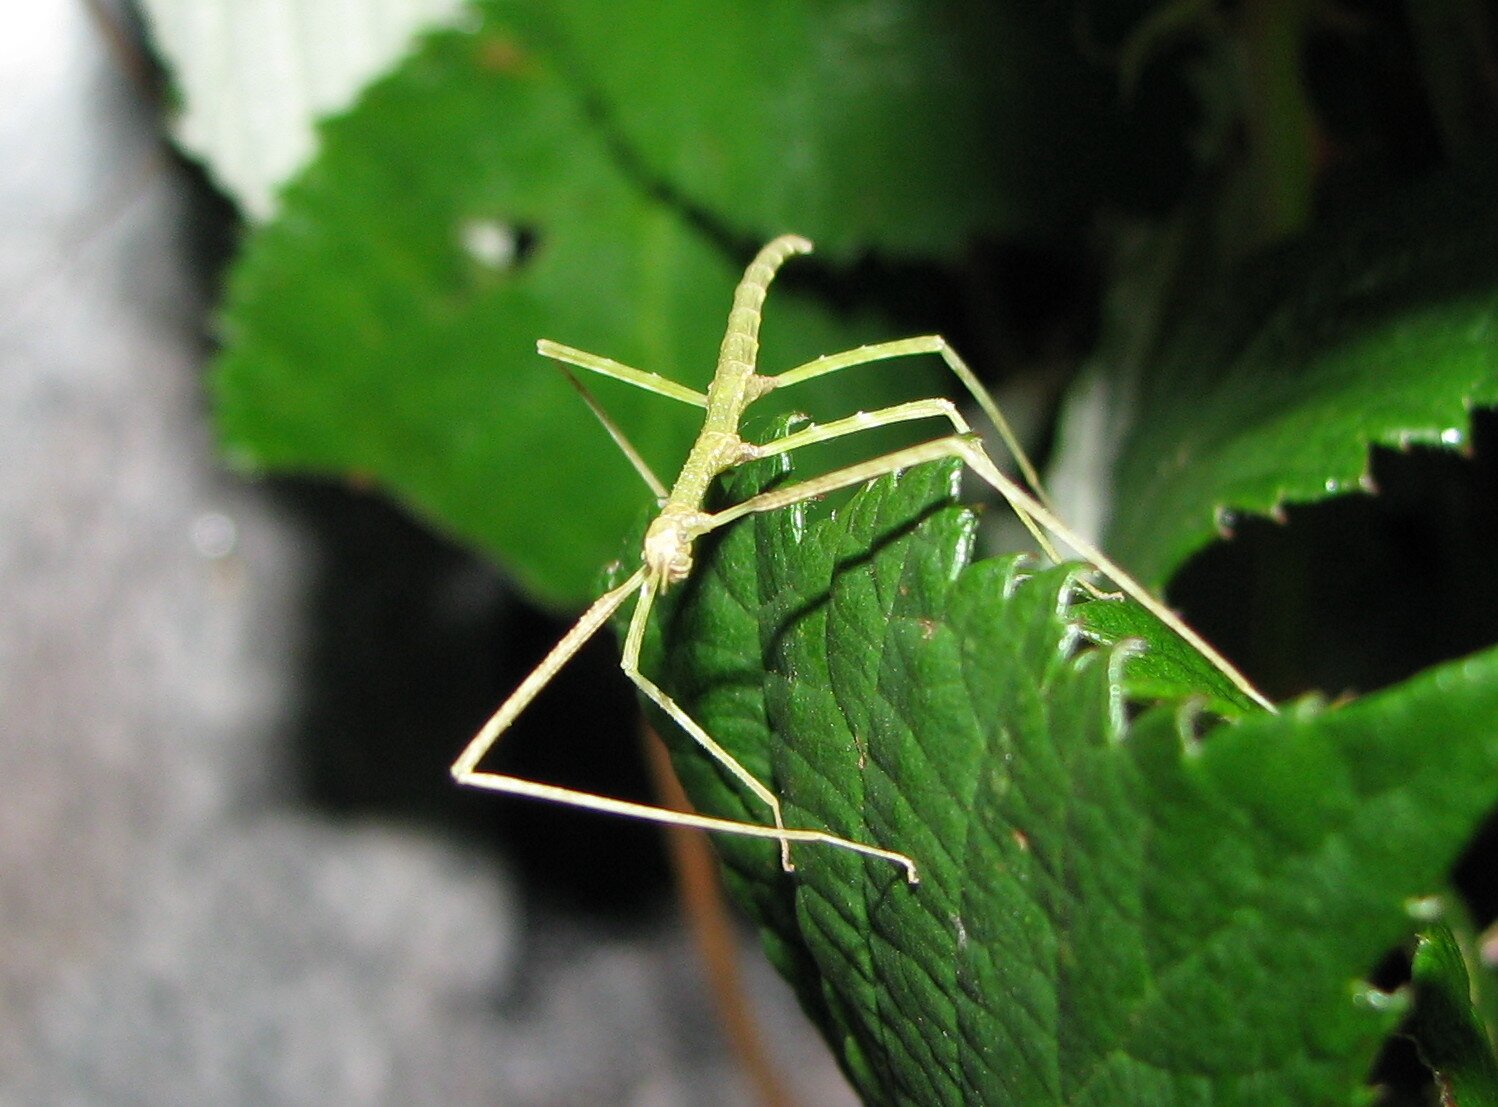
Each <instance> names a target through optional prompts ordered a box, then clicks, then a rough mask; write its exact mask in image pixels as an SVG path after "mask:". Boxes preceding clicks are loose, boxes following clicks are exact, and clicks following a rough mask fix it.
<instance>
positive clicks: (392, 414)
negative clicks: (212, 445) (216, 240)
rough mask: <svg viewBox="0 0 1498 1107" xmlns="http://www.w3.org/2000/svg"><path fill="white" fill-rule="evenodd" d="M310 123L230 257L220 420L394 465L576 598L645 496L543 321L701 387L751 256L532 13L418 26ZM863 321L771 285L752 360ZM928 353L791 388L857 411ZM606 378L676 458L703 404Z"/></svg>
mask: <svg viewBox="0 0 1498 1107" xmlns="http://www.w3.org/2000/svg"><path fill="white" fill-rule="evenodd" d="M322 141H323V147H322V153H321V154H320V156H319V158H318V159H317V161H316V162H315V163H314V165H313V166H312V167H311V169H310V170H309V171H308V172H307V174H306V175H305V176H304V177H302V178H301V179H300V180H299V181H298V182H297V183H296V184H295V185H294V186H293V187H292V188H291V189H290V190H289V191H288V192H287V194H286V196H285V200H284V207H283V210H282V214H281V216H280V217H279V218H278V219H277V220H275V221H274V222H273V223H271V224H269V225H268V226H266V227H265V228H264V229H263V230H262V231H261V232H260V233H258V234H256V235H255V236H254V237H253V238H252V239H251V240H250V241H249V243H248V245H247V247H246V249H245V252H244V254H243V256H242V258H241V259H240V261H239V263H238V264H237V266H236V267H235V269H234V272H233V273H232V275H231V278H230V285H229V295H228V302H227V306H226V307H225V309H224V321H223V333H224V338H225V343H226V346H225V350H224V352H223V354H222V355H221V357H220V358H219V360H218V364H217V366H216V368H215V374H214V388H215V398H216V401H217V414H218V420H219V426H220V431H221V434H222V437H223V439H224V441H225V443H226V444H227V446H228V447H229V449H230V451H231V453H232V455H233V456H234V457H235V458H236V459H237V460H238V461H239V462H240V464H241V465H243V466H244V467H247V468H252V469H256V470H296V471H313V472H319V473H326V474H333V475H340V476H345V477H348V478H350V479H353V480H356V481H359V482H361V483H368V484H374V485H377V486H379V487H381V488H384V489H386V490H388V491H389V492H390V493H391V494H393V495H394V496H395V497H397V498H398V499H400V500H401V501H402V502H403V503H404V504H406V505H407V506H409V507H411V508H412V509H413V510H415V511H416V512H417V513H418V514H420V515H422V516H424V517H425V518H426V519H428V520H430V521H432V522H433V523H435V524H436V525H437V526H439V527H440V528H441V529H443V530H446V531H447V532H448V533H450V534H453V535H456V536H457V537H459V538H461V539H463V540H465V541H467V542H470V543H472V544H473V545H475V546H476V547H478V548H479V549H481V550H483V551H484V552H485V553H486V554H488V555H490V556H491V557H493V558H494V559H495V560H497V561H498V562H499V563H500V564H502V565H504V566H505V567H506V568H508V569H509V570H510V571H511V572H512V573H513V574H514V575H516V576H517V577H518V578H519V579H520V581H521V582H522V583H523V584H524V585H526V586H527V587H528V588H529V589H531V590H532V591H533V592H534V593H536V594H537V595H539V596H540V597H542V598H544V599H546V600H549V601H552V602H554V603H558V604H576V603H580V602H582V601H583V600H584V599H586V598H587V594H588V592H587V590H588V587H589V584H590V583H591V581H592V579H593V576H594V575H595V574H596V572H597V569H598V566H599V565H601V564H602V563H603V562H604V561H605V560H606V559H607V558H608V557H609V556H611V555H612V554H613V553H614V552H615V551H616V549H617V546H618V541H619V536H620V535H621V534H623V533H625V532H626V531H627V530H628V528H629V526H630V525H631V523H632V522H633V520H634V518H635V516H636V514H637V513H638V511H639V510H640V508H641V506H642V505H644V504H646V503H648V502H649V499H650V496H649V493H648V491H647V490H646V489H645V487H644V486H643V484H642V483H641V482H640V480H639V478H638V476H637V475H636V474H635V473H634V472H633V471H632V470H631V469H630V467H629V466H628V464H627V463H626V462H625V460H624V459H623V458H622V457H621V456H620V455H619V453H618V451H617V450H616V449H615V447H614V446H613V444H612V443H611V442H610V441H609V440H608V438H607V436H606V435H605V434H604V433H603V431H602V429H601V428H599V427H598V426H597V425H596V424H595V423H594V422H593V420H592V417H591V416H590V415H589V414H588V412H587V410H586V408H584V406H583V405H582V404H581V403H580V402H579V400H578V398H577V396H575V395H573V394H572V392H571V390H570V389H569V388H568V387H567V385H566V383H565V382H564V381H563V380H562V378H561V377H560V375H559V374H558V373H557V372H556V370H555V368H554V367H553V366H552V365H551V364H550V363H548V362H545V361H543V360H542V359H541V358H539V357H538V356H537V354H536V352H535V343H536V340H537V339H538V338H541V337H548V338H553V339H556V340H558V341H561V342H565V343H567V344H569V345H573V346H578V347H582V348H584V349H588V350H591V351H594V352H596V353H600V354H604V355H607V356H609V357H613V358H616V359H617V360H619V361H623V362H625V363H627V364H632V365H635V366H638V367H641V368H646V369H650V370H653V371H655V372H658V373H661V374H664V375H666V376H670V377H672V378H673V379H676V380H679V381H682V382H683V383H686V384H688V385H692V386H695V387H699V388H700V387H703V386H705V384H706V381H707V379H708V377H709V376H710V374H711V371H712V367H713V365H714V363H715V361H716V352H717V345H718V342H719V340H720V338H721V334H722V326H723V320H724V318H725V316H726V311H727V306H728V304H729V298H730V295H731V292H732V288H733V285H734V282H735V281H736V280H737V279H738V275H739V273H740V271H741V266H742V264H743V262H744V260H746V259H744V258H738V257H735V256H733V255H732V254H731V253H729V252H727V251H725V250H723V249H722V248H720V247H719V246H718V245H716V244H714V243H713V242H712V241H710V240H709V239H708V238H707V237H706V235H705V234H704V233H703V232H702V231H700V230H699V229H698V228H697V227H696V226H695V224H693V223H692V222H691V221H690V220H689V219H687V218H686V217H685V216H683V215H682V214H681V213H680V212H679V211H678V210H676V209H674V208H673V207H671V206H669V205H668V204H666V203H665V202H664V201H662V200H660V199H658V198H657V197H656V196H655V195H654V194H653V193H651V192H650V191H648V190H646V189H644V188H642V187H641V186H640V185H639V183H638V182H637V181H636V180H635V179H633V178H632V177H631V176H630V174H629V173H628V172H627V171H626V169H625V168H624V167H623V166H621V164H620V162H619V160H618V158H617V157H616V154H615V151H614V150H613V149H612V148H611V146H610V144H609V141H608V139H607V137H606V136H605V135H604V134H603V133H602V132H601V131H600V130H599V128H598V126H597V125H596V123H595V121H594V120H593V119H592V118H591V117H590V114H589V112H588V111H587V110H586V109H585V107H584V106H583V103H582V100H581V95H580V94H579V93H578V91H577V90H576V89H575V88H574V87H572V86H571V85H570V84H569V83H568V82H567V81H566V80H564V79H563V77H562V76H560V75H559V73H558V70H557V68H556V66H555V64H554V62H553V60H552V55H551V52H550V50H549V48H548V47H547V45H546V41H545V37H544V35H543V34H541V33H540V32H538V31H535V30H533V29H532V28H531V27H530V26H529V25H528V24H525V23H521V22H514V23H512V22H508V21H505V20H501V19H499V18H497V17H496V16H494V15H493V14H492V13H491V14H490V15H489V17H488V18H487V19H486V20H485V21H484V23H483V25H482V27H481V28H480V29H478V30H475V31H473V32H471V33H469V32H448V33H443V34H439V35H436V36H434V37H432V38H431V39H430V40H428V41H427V43H426V44H425V46H424V47H423V48H422V49H421V51H420V52H419V53H418V54H417V55H416V56H414V57H413V58H412V59H411V60H410V61H409V62H408V63H407V64H406V65H404V66H403V67H402V68H401V69H400V70H399V71H398V72H397V73H396V74H394V75H393V76H391V77H390V78H388V79H386V80H384V81H382V82H380V83H379V84H377V85H375V86H374V87H373V88H371V89H370V90H369V92H368V93H367V95H366V96H365V97H364V98H363V100H362V101H361V103H360V104H359V106H358V107H357V109H356V110H354V111H353V112H351V113H349V114H348V115H347V116H345V117H343V118H341V119H338V120H335V121H333V122H331V123H329V124H328V125H326V126H325V127H324V129H323V134H322ZM527 242H533V248H531V249H530V250H529V252H527V250H526V249H525V247H526V244H527ZM507 244H508V245H509V246H512V247H517V246H518V247H519V252H518V254H517V256H515V257H514V258H513V259H507V258H506V257H505V256H504V247H505V246H506V245H507ZM876 335H877V336H878V337H894V335H891V334H890V333H889V331H888V329H887V328H883V327H881V328H874V327H872V326H870V325H869V324H868V323H867V322H865V321H861V320H859V319H857V318H847V317H845V316H837V315H834V314H833V313H832V312H831V311H829V310H828V309H826V308H825V307H822V306H820V305H818V304H817V303H815V302H813V301H812V300H810V299H809V298H808V297H806V296H804V295H797V294H796V293H795V291H794V288H782V289H781V290H779V291H777V295H776V299H775V305H774V312H773V315H772V317H771V318H769V319H768V320H766V323H765V327H764V331H763V334H762V343H763V346H762V355H761V363H762V364H763V365H765V366H766V368H767V369H773V368H785V367H789V366H791V365H794V364H797V363H799V362H801V361H804V360H809V359H811V358H813V357H816V356H818V355H820V354H823V353H827V352H830V351H834V350H837V349H842V348H845V347H848V346H852V345H856V344H858V343H859V342H860V341H863V340H865V339H869V338H872V337H875V336H876ZM932 372H933V371H932V370H930V369H929V368H928V367H927V366H923V365H921V364H919V363H909V362H907V363H904V364H902V366H901V367H900V370H899V371H889V370H886V371H881V370H880V369H878V368H871V369H870V370H868V371H867V372H861V373H856V374H851V375H848V374H845V375H842V376H839V377H835V378H828V379H827V380H825V381H821V382H813V383H812V384H810V385H808V386H807V387H806V388H805V389H804V390H803V389H797V390H795V393H794V396H793V397H791V400H790V402H793V403H795V404H796V405H798V406H800V407H803V408H805V409H806V410H808V411H811V412H813V413H821V414H824V415H827V414H833V413H836V414H846V413H847V412H849V411H851V410H854V409H856V408H858V407H873V406H877V405H878V404H882V403H891V402H894V401H896V400H898V399H906V398H909V397H910V396H911V395H912V394H914V395H921V394H929V392H931V391H933V390H934V389H933V388H932V386H931V384H930V382H931V377H932ZM854 377H856V379H852V378H854ZM591 383H592V382H591V381H590V384H591ZM595 390H596V392H597V393H598V395H599V396H600V398H601V399H602V401H603V402H604V404H605V405H606V406H607V407H608V408H609V410H610V411H611V412H612V414H613V416H614V418H615V419H616V421H617V422H618V423H619V424H621V425H622V426H623V428H624V429H625V431H626V433H628V434H629V435H630V437H631V438H632V439H633V440H634V441H635V443H636V445H637V446H638V447H639V448H640V450H641V451H642V452H643V453H644V455H645V456H646V457H647V458H648V459H649V460H650V461H651V463H652V464H653V465H654V466H655V467H656V468H657V470H658V472H660V473H661V474H662V475H663V476H664V477H665V478H667V479H669V478H670V477H671V476H672V475H673V473H674V471H675V467H676V466H677V465H679V464H680V460H681V458H682V456H683V455H684V453H685V450H686V447H687V446H688V445H689V443H690V441H691V438H692V435H693V433H694V432H695V429H696V427H697V426H698V425H699V424H700V420H701V413H700V412H699V411H697V410H696V409H694V408H691V407H688V406H686V405H683V404H679V403H675V402H672V401H670V400H665V399H662V398H660V397H657V396H652V395H648V394H645V393H642V392H639V391H638V390H635V389H632V388H627V387H624V386H620V385H615V384H614V383H613V382H609V381H602V382H600V383H598V384H597V385H595Z"/></svg>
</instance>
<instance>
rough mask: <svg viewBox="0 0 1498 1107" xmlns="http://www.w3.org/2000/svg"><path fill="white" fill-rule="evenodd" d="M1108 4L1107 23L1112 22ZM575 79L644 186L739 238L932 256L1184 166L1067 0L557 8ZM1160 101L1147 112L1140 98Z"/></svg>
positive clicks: (1136, 187)
mask: <svg viewBox="0 0 1498 1107" xmlns="http://www.w3.org/2000/svg"><path fill="white" fill-rule="evenodd" d="M1144 7H1147V5H1124V6H1122V8H1121V10H1120V11H1117V12H1110V13H1108V17H1107V19H1106V20H1105V22H1106V23H1107V24H1108V26H1109V27H1110V28H1126V27H1128V26H1130V23H1131V19H1130V14H1129V13H1130V11H1131V10H1135V9H1142V8H1144ZM555 14H556V19H557V21H558V23H559V24H560V25H561V26H562V28H563V37H564V38H565V40H566V42H567V43H568V47H569V55H570V57H572V58H573V59H574V64H575V66H576V71H577V73H578V74H579V77H580V80H582V81H583V82H584V83H585V84H587V85H588V86H589V87H590V88H591V89H592V90H593V91H594V92H595V94H596V96H597V102H598V104H599V108H600V111H601V113H602V115H603V116H604V119H605V121H606V122H607V124H608V125H609V126H610V127H611V128H613V129H615V130H616V131H617V133H618V134H619V135H620V136H621V139H622V141H623V143H624V145H625V146H626V147H627V149H629V150H630V152H631V153H632V154H633V155H635V156H637V157H638V158H639V160H640V163H641V165H642V166H643V168H644V170H645V171H646V172H647V174H648V175H649V176H650V177H651V179H653V180H657V181H660V182H662V183H664V184H665V185H666V186H667V187H668V188H669V189H670V190H671V191H672V192H673V193H678V194H680V195H682V196H684V197H685V198H687V199H688V200H690V201H691V202H693V203H695V204H696V205H699V206H700V207H702V208H704V209H705V210H707V211H709V212H711V213H712V215H713V217H714V218H715V219H716V220H718V221H719V222H721V223H722V224H723V225H725V226H728V227H732V228H735V229H737V230H738V231H739V232H740V233H741V234H743V235H745V236H746V237H749V238H763V237H768V236H769V235H771V234H774V233H778V232H780V231H783V230H785V229H787V228H795V229H797V230H799V231H801V232H803V233H805V234H808V235H811V236H812V237H814V238H816V239H817V240H818V242H819V243H821V244H822V245H823V247H824V248H827V249H829V250H837V251H846V250H849V249H857V248H863V247H867V246H869V245H873V244H877V245H878V247H879V248H881V249H883V250H890V251H897V252H901V253H907V254H916V255H924V256H932V255H949V254H951V253H953V252H954V251H956V250H958V249H960V248H961V247H962V246H963V245H964V244H965V243H966V242H967V241H968V240H969V239H970V238H971V237H972V236H973V235H974V234H975V233H977V232H985V231H986V232H990V233H994V232H997V233H1000V234H1006V235H1014V234H1025V233H1033V232H1035V231H1037V230H1043V229H1050V228H1052V227H1054V226H1055V225H1056V224H1057V223H1059V222H1064V221H1066V220H1069V219H1070V220H1075V219H1076V217H1077V216H1078V214H1079V213H1080V212H1081V211H1082V210H1083V209H1084V208H1085V205H1086V204H1087V203H1088V202H1093V201H1096V200H1097V198H1098V197H1099V195H1100V194H1106V195H1108V196H1109V197H1111V198H1112V199H1114V200H1118V199H1126V200H1129V201H1134V202H1137V201H1138V199H1139V196H1140V194H1141V193H1144V194H1147V193H1149V192H1150V191H1152V190H1153V191H1156V192H1158V191H1159V190H1160V189H1161V187H1162V185H1163V187H1167V188H1168V187H1171V186H1172V185H1173V184H1174V180H1173V178H1174V177H1175V176H1176V175H1179V174H1181V173H1182V172H1183V170H1184V167H1185V153H1184V144H1183V143H1181V142H1180V140H1179V131H1178V130H1177V129H1176V128H1175V127H1174V126H1173V125H1172V124H1173V123H1174V122H1175V120H1174V119H1173V116H1172V114H1171V113H1170V112H1168V111H1166V112H1161V111H1157V112H1156V113H1154V114H1151V113H1149V112H1147V111H1139V110H1131V109H1138V108H1140V106H1141V105H1140V103H1139V102H1138V101H1134V102H1131V103H1126V102H1125V98H1124V97H1123V96H1122V95H1121V94H1120V92H1119V90H1118V87H1117V80H1116V77H1115V74H1114V73H1113V71H1112V70H1111V69H1110V68H1109V67H1108V66H1107V65H1105V64H1099V62H1098V59H1097V58H1096V57H1088V56H1086V49H1085V47H1084V44H1083V42H1082V41H1081V35H1079V22H1081V21H1089V25H1088V27H1087V31H1086V32H1085V34H1088V35H1093V34H1096V33H1097V32H1098V30H1099V27H1098V25H1097V24H1096V23H1095V22H1090V21H1091V20H1092V18H1093V13H1089V14H1088V15H1085V16H1084V15H1081V14H1079V13H1078V12H1076V11H1074V10H1072V8H1071V6H1069V5H1060V6H1050V7H1040V8H1035V9H1033V10H1032V9H1031V7H1030V6H1028V5H962V4H946V3H932V2H930V0H894V2H891V3H883V4H879V5H870V4H867V3H864V2H863V0H832V2H829V3H815V4H806V3H783V4H771V5H765V4H759V3H752V2H745V0H689V2H684V0H676V2H674V3H665V4H663V3H661V2H660V0H625V2H621V0H606V2H604V0H594V2H591V3H575V2H574V3H569V4H562V5H558V6H557V7H556V13H555ZM1151 106H1153V107H1155V108H1156V109H1159V108H1161V107H1162V106H1163V104H1162V103H1161V102H1154V103H1152V105H1151Z"/></svg>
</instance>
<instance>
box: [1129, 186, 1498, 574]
mask: <svg viewBox="0 0 1498 1107" xmlns="http://www.w3.org/2000/svg"><path fill="white" fill-rule="evenodd" d="M1494 195H1495V189H1494V185H1493V180H1492V178H1491V176H1490V175H1482V174H1463V175H1460V176H1455V175H1451V176H1447V177H1445V178H1442V179H1440V180H1437V181H1434V182H1433V183H1430V184H1428V185H1426V186H1425V187H1423V188H1421V189H1418V190H1415V191H1414V192H1413V193H1411V194H1408V195H1404V194H1402V195H1400V196H1398V197H1397V199H1393V200H1390V201H1388V202H1386V203H1382V204H1379V205H1371V206H1370V205H1363V206H1361V207H1358V206H1356V205H1353V204H1349V205H1348V208H1349V210H1352V211H1353V212H1354V213H1355V214H1352V215H1349V216H1347V217H1346V218H1343V219H1341V220H1338V221H1337V222H1336V224H1335V225H1329V226H1327V227H1325V228H1322V229H1318V230H1317V231H1315V232H1313V233H1311V234H1310V235H1308V236H1306V237H1305V239H1303V240H1302V241H1300V242H1298V243H1296V244H1294V245H1292V246H1289V247H1286V248H1285V249H1284V250H1282V251H1280V252H1279V253H1277V254H1275V255H1274V256H1273V257H1269V258H1265V259H1260V260H1258V261H1257V262H1255V263H1253V264H1251V265H1248V266H1246V267H1244V268H1242V269H1240V270H1239V271H1238V272H1236V273H1235V274H1234V275H1233V276H1232V277H1231V278H1230V279H1228V280H1225V281H1223V282H1220V283H1217V284H1215V285H1210V286H1209V287H1208V290H1207V291H1206V292H1205V293H1203V294H1202V295H1201V296H1200V297H1197V298H1194V299H1193V300H1192V301H1191V302H1190V303H1189V304H1188V305H1187V306H1186V307H1184V308H1180V309H1178V310H1177V311H1176V313H1175V314H1174V315H1173V316H1172V318H1173V319H1174V324H1173V325H1172V324H1167V325H1166V328H1165V335H1164V338H1163V339H1162V340H1161V342H1160V345H1159V348H1158V350H1157V353H1156V354H1155V357H1154V359H1153V363H1152V364H1150V366H1149V367H1148V369H1147V370H1145V371H1144V372H1142V373H1141V374H1140V383H1139V386H1138V389H1137V392H1136V393H1135V394H1134V395H1133V397H1132V400H1131V402H1130V405H1129V407H1128V410H1127V411H1126V413H1125V414H1124V419H1125V420H1126V422H1127V426H1128V432H1127V436H1126V438H1125V440H1124V443H1123V447H1122V452H1121V454H1120V456H1119V459H1118V462H1117V469H1116V472H1115V474H1114V476H1115V481H1114V493H1115V496H1114V501H1115V504H1116V513H1115V516H1114V518H1113V520H1112V521H1111V523H1110V527H1109V534H1108V546H1107V548H1108V550H1109V552H1110V554H1112V555H1113V556H1115V557H1117V558H1118V560H1120V561H1121V562H1122V563H1123V564H1125V565H1127V566H1129V567H1130V568H1131V569H1133V570H1134V572H1135V573H1136V574H1137V575H1138V576H1140V577H1141V578H1142V579H1143V580H1145V581H1146V582H1147V583H1151V584H1155V585H1159V584H1162V583H1163V582H1164V581H1166V580H1167V579H1168V578H1169V577H1170V575H1171V573H1172V572H1173V571H1174V570H1175V569H1176V568H1178V567H1179V566H1180V564H1181V563H1182V562H1183V561H1184V560H1185V558H1186V557H1188V556H1189V555H1190V554H1191V553H1193V552H1194V551H1195V550H1197V549H1199V548H1201V547H1202V546H1203V545H1205V544H1206V543H1208V542H1210V541H1212V540H1213V539H1214V538H1216V537H1217V536H1218V534H1219V530H1220V528H1224V527H1230V526H1231V524H1232V523H1233V521H1234V520H1235V519H1236V518H1237V517H1238V516H1240V515H1242V514H1244V513H1255V514H1268V513H1273V512H1275V511H1276V510H1277V509H1278V508H1279V507H1280V506H1281V505H1283V504H1287V503H1307V502H1311V501H1314V500H1319V499H1323V498H1325V497H1327V496H1330V495H1334V494H1337V493H1342V492H1348V491H1355V490H1358V489H1360V488H1362V487H1364V486H1365V484H1366V481H1367V473H1368V464H1369V458H1368V451H1369V447H1370V446H1373V445H1383V446H1398V447H1405V446H1408V445H1410V444H1412V443H1414V444H1424V445H1431V446H1442V447H1447V448H1451V447H1456V446H1459V445H1461V444H1463V443H1464V442H1465V441H1466V440H1467V435H1468V430H1469V427H1468V424H1469V414H1470V411H1471V409H1472V408H1473V407H1475V406H1482V405H1491V404H1493V403H1495V402H1498V343H1495V341H1494V337H1495V334H1498V218H1495V217H1494V205H1493V196H1494Z"/></svg>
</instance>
